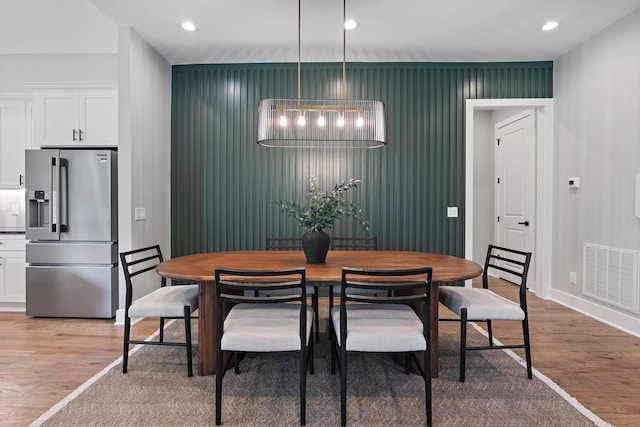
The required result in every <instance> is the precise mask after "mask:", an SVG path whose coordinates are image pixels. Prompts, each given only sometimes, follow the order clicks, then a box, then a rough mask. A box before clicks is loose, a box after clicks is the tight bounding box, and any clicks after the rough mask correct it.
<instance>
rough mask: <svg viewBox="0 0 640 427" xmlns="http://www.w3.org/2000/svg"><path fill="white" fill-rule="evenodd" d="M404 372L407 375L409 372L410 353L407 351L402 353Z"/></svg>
mask: <svg viewBox="0 0 640 427" xmlns="http://www.w3.org/2000/svg"><path fill="white" fill-rule="evenodd" d="M404 373H405V374H407V375H409V374H410V373H411V353H409V352H406V353H405V354H404Z"/></svg>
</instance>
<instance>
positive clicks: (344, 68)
mask: <svg viewBox="0 0 640 427" xmlns="http://www.w3.org/2000/svg"><path fill="white" fill-rule="evenodd" d="M346 21H347V0H343V2H342V99H347V29H346V28H345V26H344V23H345V22H346Z"/></svg>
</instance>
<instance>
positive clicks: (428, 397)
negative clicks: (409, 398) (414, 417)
mask: <svg viewBox="0 0 640 427" xmlns="http://www.w3.org/2000/svg"><path fill="white" fill-rule="evenodd" d="M423 363H424V370H423V375H424V402H425V410H426V414H427V426H430V425H431V424H432V423H433V409H432V408H433V404H432V394H431V343H429V345H428V346H427V349H426V350H425V351H424V360H423Z"/></svg>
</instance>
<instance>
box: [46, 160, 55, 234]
mask: <svg viewBox="0 0 640 427" xmlns="http://www.w3.org/2000/svg"><path fill="white" fill-rule="evenodd" d="M55 166H56V158H55V157H53V156H49V164H48V167H49V174H48V175H49V176H48V178H49V198H50V200H49V233H55V232H56V224H55V222H56V221H55V220H56V217H55V216H54V209H53V205H54V204H55V201H54V200H55V198H54V192H53V168H54V167H55Z"/></svg>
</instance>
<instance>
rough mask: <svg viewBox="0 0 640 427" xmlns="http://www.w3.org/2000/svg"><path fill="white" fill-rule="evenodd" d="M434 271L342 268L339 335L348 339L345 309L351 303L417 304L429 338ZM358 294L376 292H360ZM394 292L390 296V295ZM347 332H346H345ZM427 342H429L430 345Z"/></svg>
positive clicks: (428, 268) (426, 338)
mask: <svg viewBox="0 0 640 427" xmlns="http://www.w3.org/2000/svg"><path fill="white" fill-rule="evenodd" d="M432 275H433V271H432V268H431V267H420V268H411V269H402V270H374V269H362V268H350V267H343V268H342V286H341V289H340V296H341V298H340V333H341V336H342V334H343V333H344V334H345V335H344V336H342V339H343V341H341V342H345V341H344V339H346V319H347V315H346V307H347V304H349V303H350V302H355V303H373V304H415V305H414V307H415V309H416V310H419V311H422V316H421V317H422V320H423V322H424V331H423V332H424V336H425V340H428V334H429V330H430V327H429V325H430V324H429V298H430V290H431V280H432ZM358 290H369V291H371V290H375V291H376V292H375V293H372V292H366V291H365V292H364V293H363V292H358ZM389 291H391V292H389ZM343 328H344V329H343ZM427 342H428V341H427Z"/></svg>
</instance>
